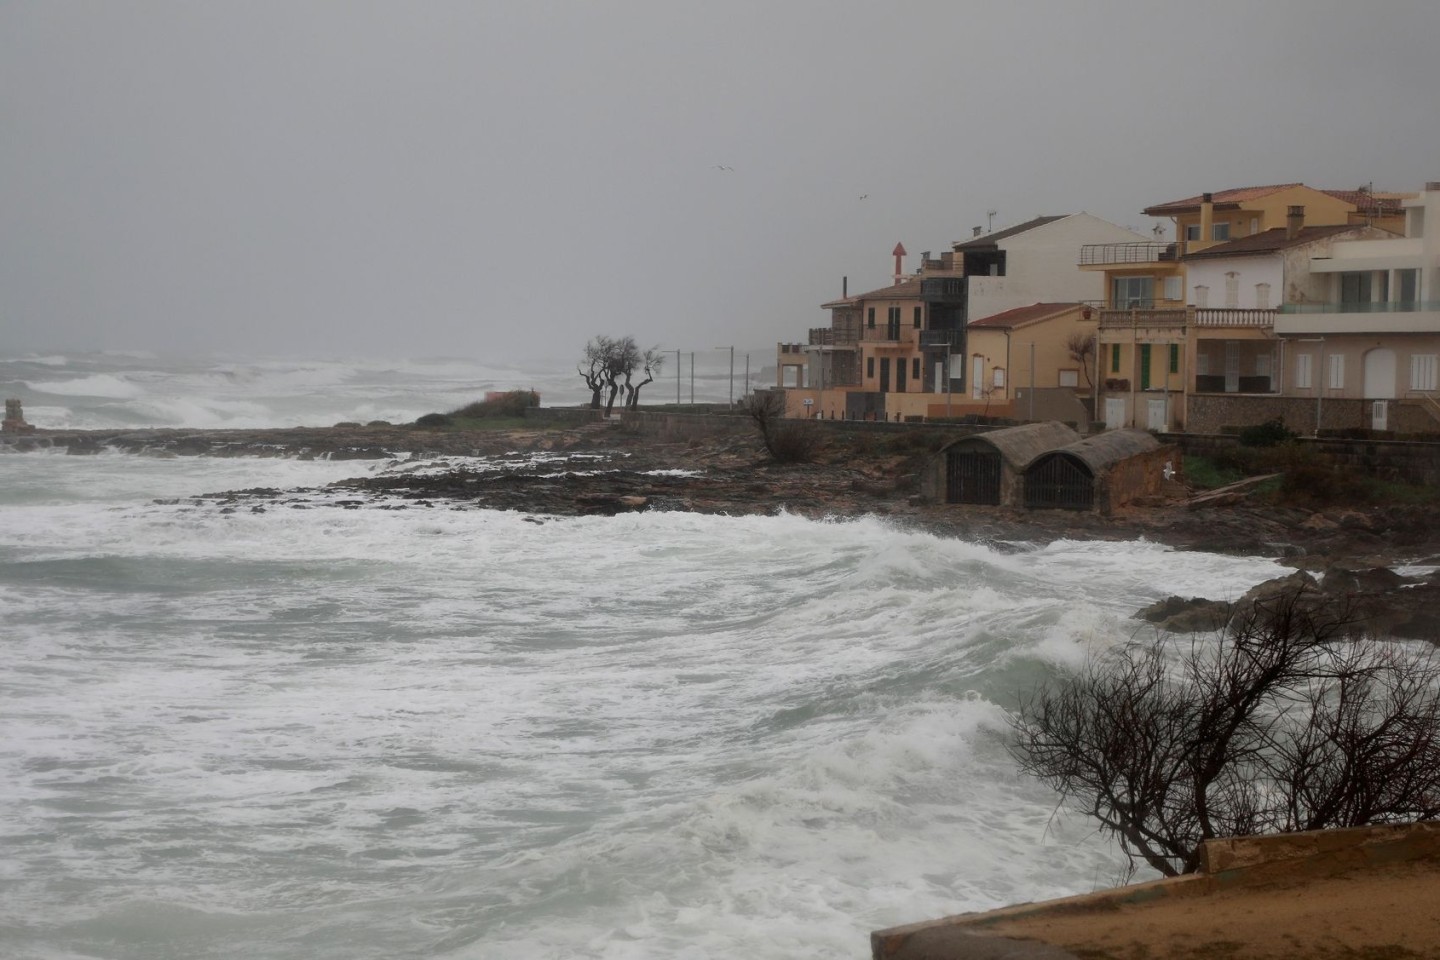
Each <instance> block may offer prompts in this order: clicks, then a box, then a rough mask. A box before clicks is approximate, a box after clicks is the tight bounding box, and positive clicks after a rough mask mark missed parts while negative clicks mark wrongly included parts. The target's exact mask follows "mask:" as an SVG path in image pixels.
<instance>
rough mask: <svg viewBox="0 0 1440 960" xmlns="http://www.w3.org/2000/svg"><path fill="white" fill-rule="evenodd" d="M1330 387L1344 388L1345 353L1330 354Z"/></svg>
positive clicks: (1334, 388)
mask: <svg viewBox="0 0 1440 960" xmlns="http://www.w3.org/2000/svg"><path fill="white" fill-rule="evenodd" d="M1330 389H1331V390H1343V389H1345V355H1344V354H1343V353H1332V354H1330Z"/></svg>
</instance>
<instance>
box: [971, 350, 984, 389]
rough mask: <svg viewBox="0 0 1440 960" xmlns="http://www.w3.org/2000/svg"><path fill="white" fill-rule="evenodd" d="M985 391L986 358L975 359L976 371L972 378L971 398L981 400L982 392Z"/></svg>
mask: <svg viewBox="0 0 1440 960" xmlns="http://www.w3.org/2000/svg"><path fill="white" fill-rule="evenodd" d="M984 389H985V358H984V357H976V358H975V369H974V372H973V373H972V374H971V376H970V396H972V397H974V398H975V399H976V400H979V399H980V397H981V392H980V391H982V390H984Z"/></svg>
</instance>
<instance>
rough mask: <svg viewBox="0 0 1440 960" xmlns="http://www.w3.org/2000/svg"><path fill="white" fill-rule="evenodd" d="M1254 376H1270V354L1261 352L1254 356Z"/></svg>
mask: <svg viewBox="0 0 1440 960" xmlns="http://www.w3.org/2000/svg"><path fill="white" fill-rule="evenodd" d="M1255 376H1257V377H1268V376H1270V354H1268V353H1262V354H1259V355H1258V356H1256V358H1255Z"/></svg>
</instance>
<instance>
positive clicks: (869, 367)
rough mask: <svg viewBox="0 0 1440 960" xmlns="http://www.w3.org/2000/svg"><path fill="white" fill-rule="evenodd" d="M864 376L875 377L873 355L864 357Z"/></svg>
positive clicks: (872, 378)
mask: <svg viewBox="0 0 1440 960" xmlns="http://www.w3.org/2000/svg"><path fill="white" fill-rule="evenodd" d="M872 312H873V311H872ZM865 376H866V377H867V378H868V379H870V380H874V379H875V358H874V357H866V358H865Z"/></svg>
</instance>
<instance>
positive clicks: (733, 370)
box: [714, 346, 735, 407]
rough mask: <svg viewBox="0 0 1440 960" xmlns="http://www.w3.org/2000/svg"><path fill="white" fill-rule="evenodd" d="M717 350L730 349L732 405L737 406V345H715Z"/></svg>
mask: <svg viewBox="0 0 1440 960" xmlns="http://www.w3.org/2000/svg"><path fill="white" fill-rule="evenodd" d="M714 349H716V350H729V351H730V406H732V407H733V406H735V347H734V346H729V347H715V348H714Z"/></svg>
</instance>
